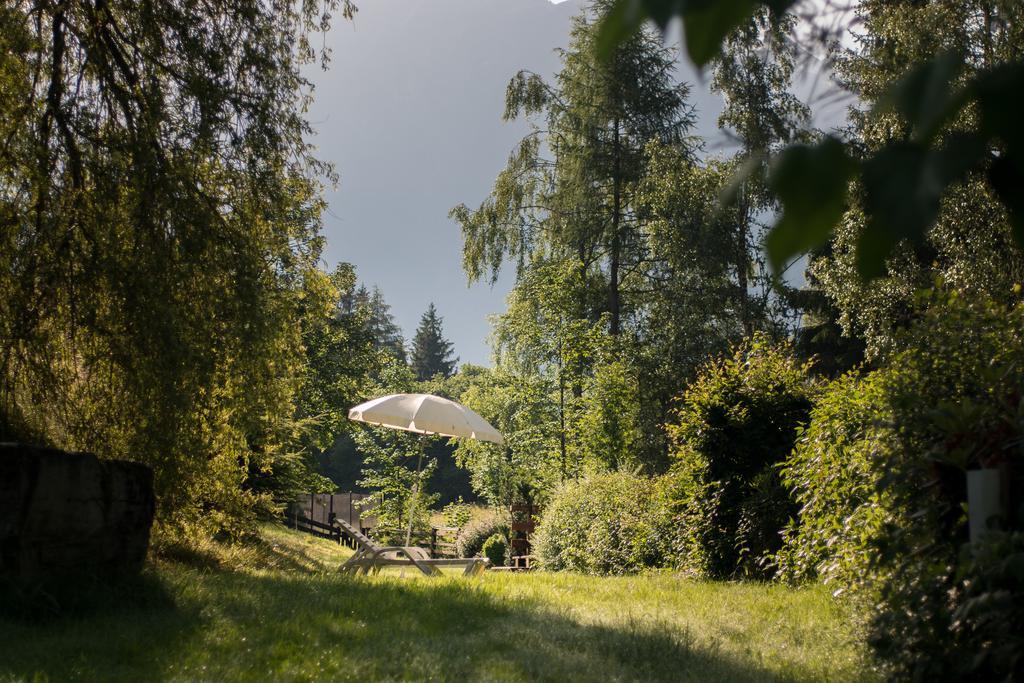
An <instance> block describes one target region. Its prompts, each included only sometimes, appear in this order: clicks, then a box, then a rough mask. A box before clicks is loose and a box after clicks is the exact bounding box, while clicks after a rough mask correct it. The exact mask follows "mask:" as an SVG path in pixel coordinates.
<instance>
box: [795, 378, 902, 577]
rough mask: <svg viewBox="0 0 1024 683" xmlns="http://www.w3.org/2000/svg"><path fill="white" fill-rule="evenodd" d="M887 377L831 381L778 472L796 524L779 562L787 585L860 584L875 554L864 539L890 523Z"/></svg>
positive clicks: (873, 535) (892, 418)
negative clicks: (884, 474)
mask: <svg viewBox="0 0 1024 683" xmlns="http://www.w3.org/2000/svg"><path fill="white" fill-rule="evenodd" d="M887 384H888V380H887V375H885V374H884V373H873V374H871V375H869V376H867V377H862V376H860V375H859V374H858V373H856V372H853V373H850V374H848V375H845V376H843V377H841V378H840V379H838V380H836V381H835V382H832V383H831V384H830V385H829V386H828V387H827V388H826V389H825V390H824V391H823V392H822V393H821V395H820V396H819V398H818V400H817V401H816V402H815V405H814V408H813V410H812V411H811V417H810V425H809V426H808V427H807V428H806V430H801V431H800V433H799V436H798V438H797V442H796V447H795V448H794V449H793V452H792V454H791V455H790V457H789V458H788V459H787V461H786V463H785V466H784V467H783V468H782V470H781V474H782V482H783V484H784V486H785V487H786V488H787V489H790V490H791V491H792V496H793V498H794V500H795V501H796V503H797V505H798V506H799V508H800V512H799V518H798V519H792V520H790V522H789V524H788V525H787V527H786V529H785V530H784V531H783V548H782V549H781V550H780V551H779V553H778V555H777V556H776V565H777V569H778V574H779V576H780V577H781V578H783V579H785V580H788V581H799V580H807V579H814V578H821V579H823V580H824V581H825V582H826V583H836V584H838V585H839V586H841V587H842V588H841V590H848V589H849V588H852V587H856V586H862V582H863V581H864V580H865V578H866V576H865V574H864V568H865V567H866V566H867V564H868V563H869V560H870V557H869V555H870V554H871V553H872V552H873V550H872V549H871V547H870V544H869V543H868V541H869V540H870V539H873V538H878V536H879V534H880V533H881V530H882V528H883V527H885V526H886V525H887V524H888V523H890V522H891V512H890V511H889V510H888V508H887V505H886V504H885V502H884V494H883V492H882V490H881V488H880V486H879V484H880V480H881V470H880V469H879V468H878V466H877V463H876V453H877V451H878V449H879V447H880V440H881V439H883V435H884V434H885V432H886V431H887V430H889V429H891V425H892V424H894V419H895V418H894V417H893V414H892V410H891V409H890V408H889V407H887V404H886V399H885V396H886V393H887Z"/></svg>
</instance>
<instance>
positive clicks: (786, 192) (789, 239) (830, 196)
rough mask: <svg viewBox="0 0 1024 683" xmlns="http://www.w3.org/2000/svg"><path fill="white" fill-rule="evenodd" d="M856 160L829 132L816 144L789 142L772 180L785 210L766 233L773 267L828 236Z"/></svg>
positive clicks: (842, 205)
mask: <svg viewBox="0 0 1024 683" xmlns="http://www.w3.org/2000/svg"><path fill="white" fill-rule="evenodd" d="M856 170H857V165H856V162H855V161H854V160H853V159H851V158H850V157H849V155H847V153H846V148H845V146H844V145H843V143H842V142H840V141H839V140H837V139H836V138H834V137H831V136H829V137H826V138H825V139H823V140H822V141H821V142H819V143H817V144H816V145H790V146H789V147H787V148H786V149H785V150H783V152H782V153H781V154H779V156H778V158H777V159H776V161H775V163H774V164H773V165H772V170H771V174H770V176H769V179H768V183H769V185H770V187H771V189H772V191H773V192H775V194H776V195H777V196H778V198H779V201H780V202H781V203H782V216H781V217H780V218H779V220H778V222H777V223H776V224H775V226H774V227H773V228H772V231H771V232H770V233H769V234H768V237H767V238H766V239H765V248H766V249H767V252H768V260H769V261H770V263H771V265H772V268H773V269H775V270H776V271H778V270H779V269H780V268H781V267H782V266H783V265H784V264H785V263H786V262H787V261H788V260H789V259H791V258H792V257H794V256H797V255H799V254H802V253H805V252H807V251H809V250H810V249H813V248H814V247H816V246H818V245H819V244H821V243H823V242H824V241H825V240H826V239H828V235H829V233H830V232H831V231H832V228H833V227H834V226H835V225H836V223H838V222H839V219H840V218H841V217H842V215H843V211H844V210H845V209H846V192H847V185H848V183H849V181H850V178H851V177H852V176H853V174H854V173H855V172H856Z"/></svg>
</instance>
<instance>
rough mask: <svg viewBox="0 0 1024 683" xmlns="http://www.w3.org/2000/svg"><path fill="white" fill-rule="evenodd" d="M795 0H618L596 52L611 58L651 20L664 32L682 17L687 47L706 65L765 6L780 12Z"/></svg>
mask: <svg viewBox="0 0 1024 683" xmlns="http://www.w3.org/2000/svg"><path fill="white" fill-rule="evenodd" d="M794 2H795V0H767V1H764V2H758V1H757V0H617V2H616V3H615V4H614V5H613V6H612V8H611V10H609V12H608V13H607V14H606V15H605V16H604V18H603V19H602V20H601V25H600V27H599V28H598V32H597V52H598V55H600V56H601V57H602V58H608V57H609V56H611V54H612V53H613V52H614V51H615V49H616V48H617V47H618V46H619V45H621V44H622V43H623V42H624V41H626V40H628V39H629V38H630V36H632V35H633V34H635V33H636V32H637V31H639V30H640V27H641V26H643V23H644V21H646V20H648V19H650V20H651V21H653V22H654V23H655V24H657V26H658V27H659V28H660V29H661V30H662V31H664V30H665V29H666V28H668V25H669V23H670V22H671V21H672V19H674V18H676V17H680V18H681V19H682V20H683V32H684V35H685V36H686V50H687V53H688V54H689V56H690V59H691V60H692V61H693V63H694V64H696V65H697V66H699V67H703V66H706V65H707V64H708V62H710V61H711V60H712V59H714V58H715V56H716V55H717V54H718V51H719V50H720V49H721V46H722V41H723V40H724V39H725V37H726V36H727V35H729V32H730V31H732V30H733V29H735V28H737V27H738V26H740V25H741V24H743V23H744V22H746V21H747V20H748V19H750V17H751V15H752V14H753V13H754V10H755V9H756V8H757V6H758V5H761V4H763V5H765V6H767V7H768V8H770V9H771V10H772V11H773V12H775V13H777V14H781V13H782V12H785V11H786V10H787V9H789V7H790V6H792V5H793V3H794Z"/></svg>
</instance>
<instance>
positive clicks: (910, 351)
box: [779, 293, 1024, 680]
mask: <svg viewBox="0 0 1024 683" xmlns="http://www.w3.org/2000/svg"><path fill="white" fill-rule="evenodd" d="M930 296H931V297H932V298H930V299H928V300H925V301H923V302H922V304H923V305H922V306H921V309H920V310H923V311H924V312H923V313H919V314H918V319H917V321H916V322H915V323H914V324H912V325H911V326H910V327H909V328H908V330H907V331H906V332H905V333H903V337H902V338H901V339H900V340H899V343H900V345H901V346H903V347H904V348H906V349H907V350H906V351H904V352H903V353H901V354H899V355H897V356H895V357H894V358H892V359H890V360H889V362H888V364H887V366H886V367H883V368H882V369H879V370H877V371H875V372H872V373H870V374H869V375H867V376H866V377H864V378H862V379H858V378H856V377H852V376H850V377H846V378H843V379H841V380H840V381H839V382H837V383H836V384H835V385H833V386H832V387H831V388H830V389H829V390H828V391H827V392H826V393H825V394H824V395H823V397H822V399H821V400H820V401H819V402H818V404H817V406H816V407H815V409H814V412H813V415H812V422H811V425H810V427H809V428H808V429H807V430H806V432H804V433H803V434H802V435H801V438H800V440H799V444H798V446H797V447H796V449H795V450H794V452H793V455H792V457H791V458H790V459H789V461H788V462H787V464H786V466H785V468H784V469H783V476H784V480H785V482H786V483H787V485H790V486H793V487H794V495H795V497H796V499H797V501H798V502H799V503H800V505H801V509H800V513H799V520H798V523H797V524H794V525H791V526H790V527H789V528H788V529H787V533H786V547H785V549H784V550H783V551H782V552H781V553H780V554H779V564H780V567H783V568H784V570H785V572H786V573H787V574H789V575H791V576H795V577H800V576H812V575H814V574H815V573H817V574H818V575H821V576H823V577H825V578H826V579H827V580H835V581H837V582H839V583H840V584H841V585H842V586H843V587H844V588H847V589H849V588H852V589H855V590H854V595H857V596H858V598H859V599H862V600H864V601H865V602H868V603H869V605H870V609H868V610H867V611H866V614H867V616H868V623H867V627H868V631H867V635H868V641H869V642H870V644H871V645H872V647H873V649H874V651H875V653H876V655H877V656H878V658H879V660H880V662H881V663H882V664H883V665H884V666H885V668H886V669H887V670H888V672H889V673H890V674H891V675H892V676H894V677H896V678H901V679H918V680H930V679H970V680H1010V679H1013V678H1014V677H1015V676H1016V677H1020V676H1021V674H1022V673H1024V672H1022V671H1021V667H1022V666H1024V649H1022V639H1021V638H1020V637H1019V635H1018V634H1019V633H1020V632H1021V630H1020V624H1021V609H1022V608H1021V605H1024V554H1022V545H1024V544H1022V541H1021V533H1020V532H1021V530H1022V527H1024V514H1022V513H1024V510H1017V511H1011V512H1012V513H1013V514H1011V515H1010V516H1009V518H1008V519H1006V520H1004V526H1006V527H1007V531H1006V532H1004V533H1001V534H1000V533H997V534H993V535H992V536H990V537H989V538H987V539H986V540H985V541H983V542H980V543H976V544H973V545H969V544H967V525H966V514H965V511H966V486H965V471H966V470H968V469H973V468H977V467H980V466H986V467H989V466H994V465H997V464H999V463H1008V464H1009V465H1010V468H1009V471H1010V472H1011V473H1013V474H1012V476H1013V479H1012V482H1011V485H1010V490H1011V500H1015V501H1016V503H1015V505H1020V501H1021V493H1022V492H1024V467H1022V465H1024V463H1022V462H1021V461H1022V459H1024V458H1022V444H1024V400H1022V387H1024V306H1017V307H1016V308H1013V309H1007V308H1006V307H1005V306H1001V305H998V304H995V303H992V302H989V301H985V300H980V299H976V298H975V299H965V298H962V297H959V296H956V295H949V294H941V293H940V294H932V295H930ZM1014 625H1016V626H1014Z"/></svg>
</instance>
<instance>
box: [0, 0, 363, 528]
mask: <svg viewBox="0 0 1024 683" xmlns="http://www.w3.org/2000/svg"><path fill="white" fill-rule="evenodd" d="M339 7H340V9H341V12H342V14H343V15H345V16H351V12H352V11H353V10H354V8H353V7H352V6H351V5H350V4H349V3H348V2H347V1H343V2H340V3H337V2H328V3H326V4H325V5H318V4H315V3H311V2H304V3H256V4H254V3H250V2H239V1H235V0H214V1H213V2H204V3H201V4H196V3H190V2H148V1H145V2H140V3H136V2H123V1H121V0H112V1H109V2H100V3H88V2H77V1H72V2H59V3H41V4H38V3H37V4H32V3H13V4H12V3H7V4H5V6H4V8H3V9H2V10H0V139H2V140H3V141H4V143H3V144H2V145H0V432H2V438H5V439H12V438H13V439H23V440H29V441H37V442H42V443H47V444H52V445H55V446H60V447H64V448H68V449H73V450H74V449H82V450H89V451H93V452H96V453H97V454H98V455H100V456H101V457H117V458H127V459H133V460H140V461H142V462H145V463H147V464H149V465H151V466H152V467H153V468H154V470H155V475H156V476H155V483H156V491H157V500H158V515H159V519H160V520H161V522H162V523H165V524H169V525H172V526H176V527H181V526H182V525H184V524H187V523H189V522H192V521H202V522H204V523H208V524H209V525H211V526H214V527H216V526H222V527H225V528H228V529H229V530H232V531H240V527H241V526H245V525H246V524H251V522H248V521H247V520H250V519H251V517H252V511H253V509H254V507H256V506H258V505H262V504H264V503H266V502H268V501H267V499H266V496H264V495H262V494H259V493H256V492H254V491H252V490H246V489H245V488H244V486H243V485H244V483H245V481H246V478H247V476H248V473H249V472H250V470H251V469H254V468H255V469H262V468H264V467H265V466H267V465H268V463H269V466H271V467H272V466H273V465H274V454H278V453H281V452H288V451H292V450H294V449H295V448H296V445H295V444H294V443H292V442H291V438H292V429H293V427H294V424H293V423H292V421H293V419H294V415H295V399H296V392H297V391H298V390H299V389H298V387H297V386H296V384H297V381H296V376H297V375H298V374H300V372H299V369H300V367H301V366H302V364H303V362H304V358H303V341H304V340H303V339H302V334H303V327H304V325H305V324H306V323H309V324H310V325H316V324H318V323H316V322H314V321H313V320H312V319H313V318H316V317H317V316H320V315H321V314H322V313H323V308H322V307H321V305H320V304H319V303H318V304H316V305H312V306H310V307H309V308H308V309H307V311H305V312H304V311H303V310H302V309H303V306H304V304H303V301H304V299H305V298H306V297H307V296H313V297H314V298H317V295H316V294H314V292H315V290H317V289H319V288H320V287H321V281H322V278H323V277H324V276H323V274H322V273H320V272H319V271H318V269H317V263H318V260H319V255H320V250H321V246H322V239H321V238H320V237H319V235H318V230H319V216H320V212H321V210H322V208H323V204H322V200H321V198H320V196H319V181H318V178H328V179H329V178H331V176H332V173H331V170H330V168H329V167H326V166H324V165H323V164H320V163H319V162H317V161H316V160H315V159H314V158H313V157H312V155H311V148H310V147H309V145H308V144H307V143H306V142H305V136H306V135H307V134H309V133H310V132H311V130H310V128H309V125H308V123H307V121H306V120H305V119H304V110H305V104H306V103H307V102H308V97H309V92H310V84H309V82H308V81H307V80H306V79H305V78H304V77H303V76H302V73H301V67H302V65H303V64H305V63H306V62H309V61H310V60H312V59H313V58H314V57H315V54H314V51H313V49H312V47H311V45H310V42H309V40H308V37H309V34H310V33H311V32H313V31H316V30H326V28H327V26H328V24H329V22H330V12H332V11H335V10H338V9H339ZM304 315H308V316H309V318H308V319H305V320H304V319H303V316H304ZM306 329H307V330H308V329H309V327H308V326H307V327H306ZM268 458H269V459H268Z"/></svg>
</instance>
